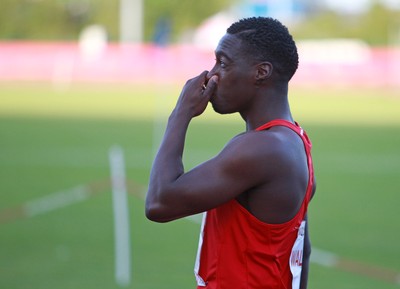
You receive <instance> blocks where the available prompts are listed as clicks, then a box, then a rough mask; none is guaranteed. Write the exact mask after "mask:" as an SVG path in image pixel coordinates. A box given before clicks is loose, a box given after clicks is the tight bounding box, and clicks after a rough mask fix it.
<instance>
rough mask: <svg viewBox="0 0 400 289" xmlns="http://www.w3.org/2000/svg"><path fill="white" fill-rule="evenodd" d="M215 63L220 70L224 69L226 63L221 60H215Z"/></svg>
mask: <svg viewBox="0 0 400 289" xmlns="http://www.w3.org/2000/svg"><path fill="white" fill-rule="evenodd" d="M215 62H216V63H218V64H219V66H220V67H221V68H225V67H226V63H225V62H224V61H223V60H222V59H221V58H219V59H215Z"/></svg>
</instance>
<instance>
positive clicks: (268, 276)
mask: <svg viewBox="0 0 400 289" xmlns="http://www.w3.org/2000/svg"><path fill="white" fill-rule="evenodd" d="M272 126H286V127H288V128H290V129H292V130H293V131H295V132H296V133H297V134H298V135H299V136H300V137H301V139H302V140H303V143H304V148H305V153H306V155H307V160H308V172H309V181H308V186H307V191H306V194H305V197H304V200H303V203H302V206H301V208H300V209H299V211H298V213H297V214H296V216H295V217H293V219H291V220H290V221H288V222H286V223H282V224H267V223H264V222H262V221H260V220H258V219H257V218H256V217H254V216H253V215H252V214H251V213H250V212H249V211H247V210H246V209H245V208H244V207H243V206H242V205H240V204H239V203H238V202H237V201H236V200H235V199H234V200H231V201H229V202H228V203H226V204H224V205H221V206H219V207H217V208H214V209H212V210H210V211H208V212H205V213H204V215H203V223H202V226H201V233H200V240H199V248H198V252H197V258H196V264H195V276H196V281H197V286H198V287H197V288H198V289H289V288H292V289H298V288H299V284H300V275H301V264H302V257H303V247H304V242H303V240H304V229H305V221H303V220H304V218H305V215H306V212H307V206H308V203H309V201H310V199H311V195H312V188H313V183H314V177H313V176H314V172H313V164H312V159H311V142H310V140H309V139H308V137H307V135H306V133H305V132H304V131H303V129H302V128H301V127H299V126H298V125H297V123H296V125H295V124H292V123H290V122H288V121H286V120H273V121H271V122H268V123H266V124H265V125H262V126H261V127H259V128H257V129H256V130H257V131H261V130H266V129H268V128H270V127H272Z"/></svg>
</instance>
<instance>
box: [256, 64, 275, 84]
mask: <svg viewBox="0 0 400 289" xmlns="http://www.w3.org/2000/svg"><path fill="white" fill-rule="evenodd" d="M273 69H274V67H273V66H272V63H271V62H261V63H259V64H257V71H256V83H257V84H260V83H261V82H263V81H265V80H266V79H268V78H269V77H270V76H271V75H272V70H273Z"/></svg>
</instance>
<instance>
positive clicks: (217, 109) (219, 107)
mask: <svg viewBox="0 0 400 289" xmlns="http://www.w3.org/2000/svg"><path fill="white" fill-rule="evenodd" d="M211 105H212V108H213V109H214V111H215V112H216V113H219V114H229V113H233V111H229V110H228V109H226V108H225V107H224V106H222V105H219V104H218V103H216V102H214V101H212V102H211Z"/></svg>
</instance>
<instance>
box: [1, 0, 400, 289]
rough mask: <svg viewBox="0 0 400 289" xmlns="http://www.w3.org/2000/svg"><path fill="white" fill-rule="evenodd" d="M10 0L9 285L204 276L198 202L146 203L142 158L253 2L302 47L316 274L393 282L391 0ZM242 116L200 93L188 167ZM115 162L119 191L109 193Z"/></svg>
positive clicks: (396, 74)
mask: <svg viewBox="0 0 400 289" xmlns="http://www.w3.org/2000/svg"><path fill="white" fill-rule="evenodd" d="M0 8H1V9H0V288H9V289H17V288H18V289H19V288H21V289H25V288H85V289H89V288H121V287H124V288H138V289H156V288H164V289H165V288H171V289H172V288H194V287H195V286H194V284H195V282H194V281H195V280H194V276H193V264H194V259H195V253H196V248H197V239H198V233H199V217H200V216H194V217H192V218H187V219H183V220H179V221H176V222H172V223H168V224H154V223H151V222H149V221H148V220H146V219H145V217H144V209H143V207H144V195H145V192H146V188H147V182H148V177H149V170H150V167H151V163H152V159H153V157H154V154H155V152H156V151H157V147H158V144H159V142H160V140H161V137H162V134H163V131H164V128H165V122H166V120H167V118H168V115H169V112H170V111H171V109H172V108H173V105H174V103H175V102H176V99H177V97H178V96H179V93H180V89H181V88H182V86H183V85H184V83H185V81H186V80H187V79H189V78H192V77H193V76H196V75H198V74H199V73H200V72H202V71H203V70H209V69H211V68H212V65H213V63H214V61H215V60H214V58H215V57H214V49H215V47H216V45H217V43H218V41H219V39H220V37H222V36H223V35H224V33H225V31H226V29H227V27H229V26H230V24H231V23H233V22H234V21H236V20H238V19H240V18H243V17H250V16H270V17H274V18H277V19H279V20H281V21H282V22H283V23H284V24H285V25H286V26H287V27H288V28H289V30H290V32H291V33H292V35H293V37H294V39H295V41H296V43H297V46H298V49H299V56H300V65H299V69H298V71H297V73H296V74H295V76H294V78H293V79H292V81H291V84H290V85H291V87H290V95H289V97H290V102H291V106H292V111H293V114H294V117H295V118H296V120H297V121H299V122H300V124H301V125H302V126H303V127H304V129H306V130H307V132H308V134H309V136H310V137H311V139H312V141H313V145H314V147H313V156H314V162H315V169H316V177H317V183H318V189H317V194H316V196H315V198H314V200H313V202H312V203H311V205H310V213H309V214H310V230H311V238H312V242H313V247H314V250H313V254H312V264H311V271H310V278H309V280H310V281H309V288H315V289H318V288H324V289H330V288H332V289H333V288H334V289H337V288H341V289H346V288H349V289H359V288H363V289H368V288H370V289H377V288H379V289H392V288H399V287H400V262H399V261H398V260H399V259H400V250H399V248H398V243H399V241H398V240H399V238H400V224H399V222H398V219H399V213H398V207H399V205H400V196H399V192H400V183H399V176H400V1H399V0H352V1H345V0H321V1H310V0H236V1H234V0H218V1H207V2H205V1H194V0H186V1H176V0H170V1H162V0H120V1H111V0H1V4H0ZM244 129H245V128H244V126H243V123H242V120H241V119H240V117H239V116H237V115H229V116H220V115H217V114H215V113H214V112H213V111H212V110H210V109H207V111H206V112H205V114H204V115H202V116H201V117H198V118H196V119H194V120H193V122H192V124H191V126H190V128H189V131H188V137H187V142H186V148H185V158H184V162H185V167H186V168H187V169H190V168H191V167H193V166H195V165H197V164H199V163H200V162H202V161H204V160H206V159H208V158H210V157H212V156H213V155H215V154H216V153H218V151H219V150H220V149H221V148H222V147H223V146H224V144H225V143H226V142H227V141H229V139H230V138H232V137H233V136H234V135H236V134H237V133H240V132H242V131H243V130H244ZM116 151H117V152H120V154H119V156H120V157H121V155H122V157H121V158H119V160H117V161H115V159H113V158H114V157H113V156H115V152H116ZM117 155H118V154H117ZM115 163H117V166H118V167H117V169H116V170H117V171H119V174H117V175H118V180H117V182H122V183H123V185H122V186H117V187H118V188H119V190H120V191H122V196H124V194H125V193H126V194H127V199H126V200H125V201H124V198H123V197H122V204H126V205H127V206H126V207H124V205H122V207H121V205H116V203H118V200H116V199H115V198H114V197H113V196H114V195H113V192H114V193H115V186H114V187H113V183H115V180H113V179H111V176H112V175H115V172H113V170H115V168H113V164H115ZM121 171H122V172H124V173H122V174H121ZM120 193H121V192H120ZM119 204H121V203H119ZM120 212H126V213H127V216H128V219H127V220H124V219H123V218H124V217H123V216H122V217H121V215H120V214H119V213H120ZM120 218H122V221H121V219H120ZM121 223H123V224H124V226H125V227H122V229H121V227H120V226H121ZM121 230H122V231H123V232H125V233H127V234H125V235H124V236H123V237H122V238H125V239H124V240H123V241H125V242H126V243H125V245H124V243H123V242H122V245H121V239H120V238H121V235H118V234H121ZM118 232H119V233H118ZM122 235H123V234H122ZM118 236H119V237H118ZM121 248H123V249H121ZM121 250H122V251H121ZM121 256H123V257H121ZM121 258H122V259H121ZM121 262H122V263H121Z"/></svg>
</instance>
